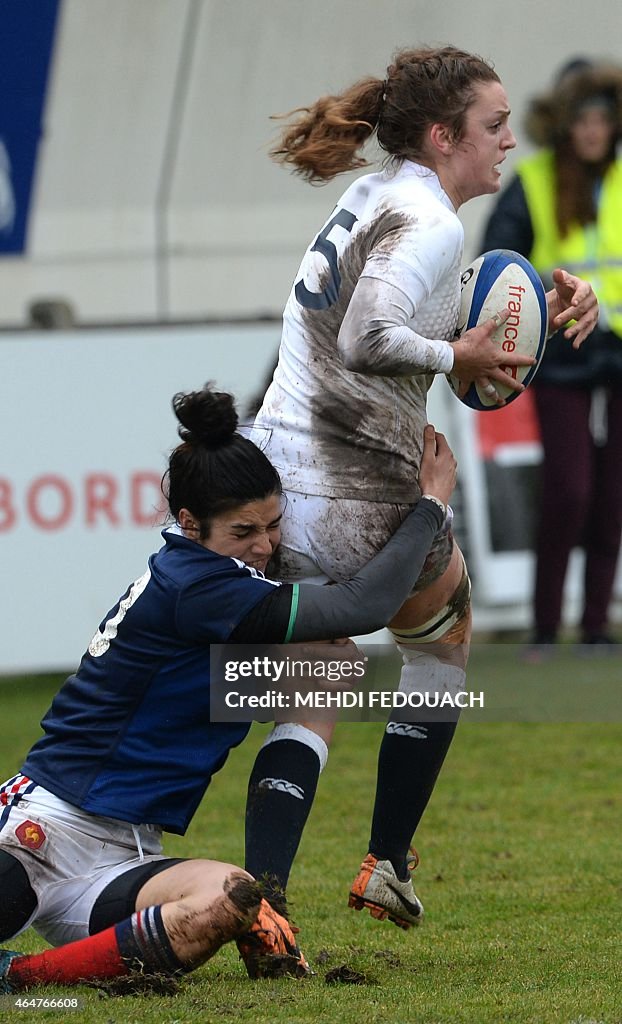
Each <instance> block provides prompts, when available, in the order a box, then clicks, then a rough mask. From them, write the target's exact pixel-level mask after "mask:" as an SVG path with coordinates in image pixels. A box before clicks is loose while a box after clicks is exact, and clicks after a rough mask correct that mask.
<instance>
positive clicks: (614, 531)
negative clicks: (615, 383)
mask: <svg viewBox="0 0 622 1024" xmlns="http://www.w3.org/2000/svg"><path fill="white" fill-rule="evenodd" d="M533 387H534V394H535V400H536V408H537V411H538V419H539V421H540V434H541V439H542V446H543V449H544V461H543V465H542V468H541V496H540V514H539V524H538V534H537V541H536V584H535V596H534V618H535V631H536V635H537V636H538V637H547V638H549V637H550V638H553V637H554V636H555V635H556V633H557V630H558V628H559V625H560V622H561V614H562V598H563V592H564V582H565V579H566V571H567V568H568V559H569V556H570V552H571V551H572V549H573V548H575V547H579V548H583V550H584V551H585V576H584V590H583V602H584V604H583V608H584V610H583V616H582V619H581V629H582V634H583V637H584V638H587V637H589V636H598V635H601V634H603V633H606V631H607V617H608V610H609V605H610V602H611V596H612V591H613V584H614V581H615V575H616V567H617V562H618V554H619V549H620V537H621V534H622V387H618V388H612V389H611V390H605V389H603V390H602V391H601V392H600V395H599V396H598V397H599V398H601V399H602V402H601V403H600V409H599V407H598V404H597V403H595V408H594V415H593V416H591V415H590V414H591V410H592V400H593V397H594V395H595V392H592V391H590V390H589V389H582V388H572V387H561V386H558V385H555V384H549V383H539V382H534V385H533ZM599 413H600V414H599ZM591 421H595V429H593V428H592V424H591Z"/></svg>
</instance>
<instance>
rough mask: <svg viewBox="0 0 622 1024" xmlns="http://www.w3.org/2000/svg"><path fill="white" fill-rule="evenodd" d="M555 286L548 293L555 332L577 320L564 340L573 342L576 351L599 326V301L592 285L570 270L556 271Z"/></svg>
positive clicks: (547, 299) (548, 303)
mask: <svg viewBox="0 0 622 1024" xmlns="http://www.w3.org/2000/svg"><path fill="white" fill-rule="evenodd" d="M553 285H554V287H553V288H552V289H551V291H550V292H547V293H546V302H547V306H548V310H549V326H550V329H551V332H552V333H553V332H554V331H559V330H560V329H561V328H562V327H564V326H565V324H567V323H569V322H570V321H571V320H574V321H575V323H573V324H571V326H570V327H569V328H568V330H566V331H564V338H567V339H568V341H571V340H572V347H573V348H580V347H581V345H582V344H583V342H584V341H585V339H586V338H587V336H588V334H591V333H592V331H593V330H594V328H595V327H596V324H597V323H598V299H597V298H596V296H595V294H594V291H593V289H592V286H591V284H589V282H588V281H583V280H582V279H581V278H580V277H575V276H574V274H569V273H568V271H567V270H561V269H559V268H558V269H557V270H554V271H553Z"/></svg>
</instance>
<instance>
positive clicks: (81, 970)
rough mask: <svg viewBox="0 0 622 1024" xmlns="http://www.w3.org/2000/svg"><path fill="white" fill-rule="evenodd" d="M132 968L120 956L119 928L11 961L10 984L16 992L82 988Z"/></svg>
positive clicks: (109, 929) (124, 972)
mask: <svg viewBox="0 0 622 1024" xmlns="http://www.w3.org/2000/svg"><path fill="white" fill-rule="evenodd" d="M129 969H130V968H129V965H128V964H127V963H126V961H125V960H123V959H122V957H121V954H120V952H119V944H118V942H117V936H116V930H115V928H107V929H106V931H104V932H100V933H99V935H91V936H90V937H89V938H88V939H79V940H78V942H70V943H69V944H68V945H66V946H58V947H57V948H56V949H46V950H45V952H44V953H34V954H32V955H31V956H18V957H16V958H15V960H12V961H11V965H10V967H9V973H8V979H7V980H8V981H9V984H10V985H11V988H15V989H16V990H19V989H22V988H30V987H31V986H32V985H42V984H44V983H46V982H47V983H48V984H49V983H52V984H57V985H78V984H79V983H80V982H81V981H84V980H85V979H95V978H115V977H116V976H117V975H120V974H128V972H129Z"/></svg>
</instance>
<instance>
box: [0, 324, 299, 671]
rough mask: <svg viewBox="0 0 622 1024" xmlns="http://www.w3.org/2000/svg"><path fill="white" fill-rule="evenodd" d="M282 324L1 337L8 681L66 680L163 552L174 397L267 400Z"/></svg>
mask: <svg viewBox="0 0 622 1024" xmlns="http://www.w3.org/2000/svg"><path fill="white" fill-rule="evenodd" d="M278 338H279V325H278V324H270V325H261V326H258V325H253V326H222V327H209V328H207V327H184V328H179V329H177V328H167V329H162V330H158V329H149V330H138V329H134V330H125V329H124V330H120V331H110V330H105V331H103V330H102V331H99V330H97V331H76V332H71V333H69V332H68V333H55V332H54V333H52V332H48V333H16V334H14V335H13V334H7V335H0V369H1V373H0V425H1V427H0V429H1V436H2V455H1V456H0V567H1V570H0V571H1V579H2V585H1V588H0V673H9V672H16V671H31V670H32V671H34V670H38V671H42V670H56V669H59V670H65V669H67V668H71V667H72V666H74V665H75V664H77V661H78V660H79V658H80V656H81V654H82V652H83V650H84V649H85V647H86V645H87V644H88V642H89V640H90V638H91V635H92V634H93V633H94V631H95V629H96V628H97V626H98V625H99V622H100V621H101V619H102V618H103V617H104V615H105V613H106V612H107V610H108V609H109V608H110V607H111V606H112V605H113V604H114V602H115V600H116V599H117V597H118V596H119V595H120V594H121V593H123V590H124V589H125V587H126V586H127V585H128V584H129V583H131V581H132V580H133V579H135V578H136V577H137V576H138V575H140V573H141V572H142V571H143V568H144V562H145V559H146V557H147V555H148V554H150V553H151V551H154V550H156V548H157V547H159V546H160V535H159V528H160V527H159V526H158V525H156V524H157V523H158V521H159V522H160V523H161V515H158V505H159V503H160V499H161V495H160V493H159V482H160V478H161V476H162V473H163V472H164V470H165V468H166V459H167V454H168V452H169V451H170V450H171V448H172V447H174V445H175V443H176V437H177V435H176V426H177V423H176V420H175V417H174V415H173V413H172V411H171V398H172V396H173V394H174V393H175V392H176V391H181V390H189V389H193V388H197V387H200V386H201V385H202V384H203V383H204V382H205V381H206V380H211V379H213V380H214V381H216V383H217V384H218V386H219V387H221V388H222V389H223V390H228V391H232V392H233V393H234V394H235V395H236V396H237V397H238V398H239V400H240V401H239V407H240V409H243V406H244V403H245V402H246V401H247V400H248V399H249V398H250V396H251V395H252V394H254V393H255V392H256V391H259V390H261V388H262V385H263V383H264V378H265V374H266V372H267V370H268V368H269V367H270V365H271V362H272V359H273V357H274V354H275V352H276V348H277V345H278Z"/></svg>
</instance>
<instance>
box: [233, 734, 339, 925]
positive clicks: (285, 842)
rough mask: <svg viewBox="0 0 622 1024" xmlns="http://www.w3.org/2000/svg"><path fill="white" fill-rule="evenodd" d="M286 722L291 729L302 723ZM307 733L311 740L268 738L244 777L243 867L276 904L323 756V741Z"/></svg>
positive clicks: (280, 905)
mask: <svg viewBox="0 0 622 1024" xmlns="http://www.w3.org/2000/svg"><path fill="white" fill-rule="evenodd" d="M279 728H280V727H279V726H277V727H276V730H275V731H277V730H278V729H279ZM284 728H287V729H288V730H289V732H290V734H294V735H295V733H296V730H299V729H303V728H304V727H302V726H287V727H284ZM304 732H305V733H307V732H309V730H306V729H304ZM311 736H312V737H315V739H312V740H311V742H313V744H314V745H313V746H309V745H308V744H307V743H306V742H301V741H300V740H298V739H275V740H272V741H269V742H268V743H267V744H265V745H264V746H263V747H262V748H261V749H260V751H259V753H258V754H257V757H256V759H255V764H254V766H253V770H252V772H251V776H250V779H249V782H248V797H247V802H246V864H245V867H246V870H247V871H248V872H250V874H251V875H253V877H254V878H256V879H257V881H258V882H259V883H260V885H261V886H262V888H263V890H264V895H265V897H266V899H267V900H268V901H269V902H270V903H273V904H274V906H275V909H277V910H278V909H279V908H283V907H284V902H285V900H284V896H285V889H286V887H287V882H288V879H289V873H290V870H291V866H292V863H293V860H294V857H295V856H296V851H297V850H298V846H299V843H300V839H301V837H302V833H303V830H304V827H305V824H306V821H307V818H308V817H309V811H310V810H311V806H312V804H313V799H314V797H315V791H316V789H317V783H318V779H319V776H320V772H321V770H322V768H323V767H324V764H323V761H325V759H326V755H325V750H326V745H325V744H324V741H323V740H321V739H320V737H319V736H316V735H315V733H312V734H311ZM322 748H323V749H322ZM322 754H324V756H323V758H322V760H320V757H321V755H322Z"/></svg>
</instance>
